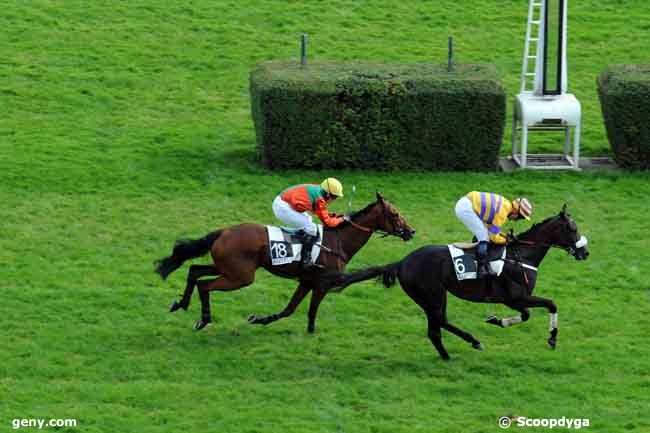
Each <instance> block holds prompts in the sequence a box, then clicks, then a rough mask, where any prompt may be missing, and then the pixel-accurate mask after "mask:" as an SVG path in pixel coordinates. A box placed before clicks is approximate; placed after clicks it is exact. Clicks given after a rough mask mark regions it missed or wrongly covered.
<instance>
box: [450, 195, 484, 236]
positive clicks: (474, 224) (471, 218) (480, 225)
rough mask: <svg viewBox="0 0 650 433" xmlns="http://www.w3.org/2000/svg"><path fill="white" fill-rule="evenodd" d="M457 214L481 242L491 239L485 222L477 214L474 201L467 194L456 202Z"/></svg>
mask: <svg viewBox="0 0 650 433" xmlns="http://www.w3.org/2000/svg"><path fill="white" fill-rule="evenodd" d="M456 216H457V217H458V219H459V220H460V221H461V222H462V223H463V224H465V227H467V228H468V229H469V231H470V232H472V233H473V234H474V236H476V239H478V241H479V242H481V241H489V240H490V236H489V234H488V230H487V227H485V223H484V222H483V221H481V219H480V218H479V217H478V215H476V212H475V211H474V207H473V206H472V202H471V200H470V199H469V198H468V197H467V196H465V197H462V198H461V199H460V200H458V203H456Z"/></svg>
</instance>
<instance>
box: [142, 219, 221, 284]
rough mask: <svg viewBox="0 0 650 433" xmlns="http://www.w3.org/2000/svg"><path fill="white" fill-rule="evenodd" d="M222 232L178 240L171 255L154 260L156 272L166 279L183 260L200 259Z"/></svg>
mask: <svg viewBox="0 0 650 433" xmlns="http://www.w3.org/2000/svg"><path fill="white" fill-rule="evenodd" d="M222 232H223V230H217V231H214V232H211V233H208V234H207V235H205V236H203V237H202V238H201V239H178V240H177V241H176V243H175V244H174V250H173V251H172V255H171V256H168V257H165V258H162V259H160V260H156V261H155V262H154V265H155V266H156V272H157V273H158V274H159V275H160V276H161V277H162V279H163V280H164V279H166V278H167V276H168V275H169V274H171V273H172V272H174V271H175V270H176V269H178V268H179V267H180V266H181V265H182V264H183V262H185V260H189V259H194V258H196V257H201V256H202V255H204V254H205V253H207V252H208V251H210V248H212V244H213V243H214V241H216V240H217V238H218V237H219V236H221V233H222Z"/></svg>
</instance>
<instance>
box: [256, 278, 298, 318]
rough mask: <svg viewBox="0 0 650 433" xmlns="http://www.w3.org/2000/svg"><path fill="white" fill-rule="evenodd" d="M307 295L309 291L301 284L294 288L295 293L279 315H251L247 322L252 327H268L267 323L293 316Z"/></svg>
mask: <svg viewBox="0 0 650 433" xmlns="http://www.w3.org/2000/svg"><path fill="white" fill-rule="evenodd" d="M307 293H309V289H308V288H307V287H305V286H303V285H302V284H299V285H298V287H297V288H296V291H295V292H294V293H293V296H292V297H291V300H290V301H289V303H288V304H287V306H286V307H284V310H282V311H281V312H279V313H275V314H270V315H268V316H263V317H257V316H255V315H254V314H251V315H250V316H248V322H249V323H251V324H253V325H268V324H269V323H273V322H275V321H276V320H279V319H282V318H284V317H289V316H291V315H292V314H293V312H294V311H296V308H297V307H298V305H300V303H301V302H302V300H303V299H304V298H305V296H306V295H307Z"/></svg>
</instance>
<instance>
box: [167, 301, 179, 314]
mask: <svg viewBox="0 0 650 433" xmlns="http://www.w3.org/2000/svg"><path fill="white" fill-rule="evenodd" d="M179 308H181V304H179V303H178V302H176V301H174V302H172V304H171V305H170V306H169V312H170V313H173V312H174V311H176V310H178V309H179Z"/></svg>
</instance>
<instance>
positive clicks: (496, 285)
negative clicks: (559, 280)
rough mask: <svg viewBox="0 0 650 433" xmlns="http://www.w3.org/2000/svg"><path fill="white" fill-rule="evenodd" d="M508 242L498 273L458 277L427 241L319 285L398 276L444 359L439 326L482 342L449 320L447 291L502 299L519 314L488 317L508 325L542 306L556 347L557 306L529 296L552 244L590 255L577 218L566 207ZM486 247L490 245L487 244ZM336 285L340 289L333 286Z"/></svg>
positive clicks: (444, 253)
mask: <svg viewBox="0 0 650 433" xmlns="http://www.w3.org/2000/svg"><path fill="white" fill-rule="evenodd" d="M509 238H510V242H509V243H508V245H507V247H506V256H505V258H504V259H503V260H504V262H505V263H504V266H503V270H502V273H501V274H500V275H499V276H498V277H490V278H487V279H480V280H477V279H471V280H470V279H467V280H462V281H459V280H458V278H457V276H456V269H455V265H454V262H453V261H452V259H451V255H450V253H449V249H448V247H447V246H446V245H431V246H426V247H423V248H420V249H417V250H415V251H413V252H412V253H410V254H409V255H407V256H406V257H404V258H403V259H402V260H400V261H399V262H396V263H391V264H389V265H386V266H379V267H371V268H367V269H363V270H359V271H356V272H352V273H348V274H340V273H328V274H325V275H323V278H322V281H321V286H324V287H325V288H326V289H327V290H328V291H330V289H334V290H331V291H338V292H340V291H342V290H343V288H345V287H346V286H348V285H350V284H352V283H356V282H358V281H364V280H368V279H370V278H373V277H378V278H381V279H382V280H383V283H384V286H386V287H390V286H392V285H393V284H394V283H395V279H399V282H400V284H401V286H402V289H404V291H405V292H406V294H407V295H408V296H410V297H411V299H413V300H414V301H415V302H416V303H417V304H418V305H419V306H420V307H421V308H422V309H423V310H424V312H425V314H426V315H427V321H428V336H429V339H430V340H431V342H432V343H433V345H434V346H435V348H436V349H437V350H438V353H439V354H440V356H441V357H442V358H443V359H445V360H447V359H449V354H448V353H447V351H446V350H445V348H444V346H443V345H442V339H441V334H440V328H443V329H445V330H447V331H449V332H451V333H452V334H454V335H457V336H458V337H460V338H462V339H463V340H465V341H467V342H468V343H471V344H472V347H473V348H475V349H480V350H483V346H482V345H481V343H480V342H479V341H478V340H477V339H476V338H474V337H473V336H472V335H471V334H469V333H468V332H465V331H463V330H461V329H459V328H457V327H456V326H454V325H452V324H451V323H449V322H448V321H447V291H449V292H451V293H452V294H454V295H455V296H456V297H458V298H461V299H465V300H468V301H471V302H485V303H501V304H505V305H507V306H508V307H510V308H512V309H514V310H517V311H519V313H521V315H520V316H515V317H509V318H504V319H498V318H497V317H495V316H491V317H489V318H488V319H487V322H488V323H490V324H493V325H497V326H500V327H507V326H511V325H515V324H518V323H521V322H525V321H527V320H528V318H529V317H530V313H529V312H528V308H535V307H544V308H546V309H547V310H548V311H549V314H550V337H549V339H548V344H549V345H550V346H551V348H555V346H556V343H557V334H558V329H557V307H556V306H555V303H554V302H553V301H552V300H550V299H545V298H541V297H538V296H533V290H534V289H535V283H536V281H537V268H538V267H539V265H540V263H541V262H542V260H543V259H544V257H545V256H546V253H547V252H548V251H549V249H550V248H552V247H557V248H560V249H563V250H566V251H567V252H568V253H569V254H570V255H572V256H573V257H574V258H575V259H576V260H585V259H586V258H587V257H588V256H589V251H588V250H587V239H586V238H585V237H584V236H580V235H579V233H578V228H577V226H576V223H575V222H574V221H573V219H572V218H571V216H570V215H569V213H568V212H567V207H566V204H565V205H564V207H563V208H562V211H561V212H560V213H559V214H558V215H556V216H553V217H551V218H548V219H546V220H544V221H543V222H541V223H539V224H535V225H533V227H532V228H530V229H529V230H528V231H526V232H524V233H522V234H520V235H518V236H516V237H513V236H512V235H511V236H509ZM490 248H494V246H493V245H490ZM336 288H338V289H336Z"/></svg>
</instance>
